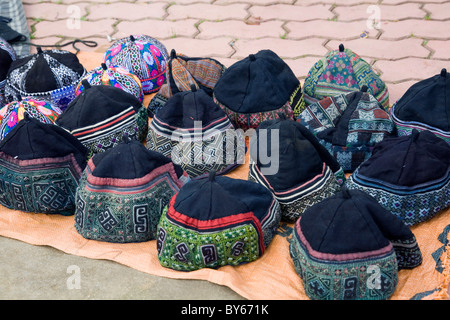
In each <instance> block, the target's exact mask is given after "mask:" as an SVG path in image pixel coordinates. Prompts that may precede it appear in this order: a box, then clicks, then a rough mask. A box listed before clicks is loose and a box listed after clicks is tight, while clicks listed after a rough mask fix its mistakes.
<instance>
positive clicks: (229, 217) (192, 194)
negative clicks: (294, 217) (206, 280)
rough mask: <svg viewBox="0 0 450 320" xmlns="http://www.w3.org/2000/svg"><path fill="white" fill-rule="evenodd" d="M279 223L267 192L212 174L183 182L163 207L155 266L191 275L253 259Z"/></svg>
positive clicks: (274, 203) (276, 206)
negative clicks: (191, 273) (190, 272)
mask: <svg viewBox="0 0 450 320" xmlns="http://www.w3.org/2000/svg"><path fill="white" fill-rule="evenodd" d="M280 219H281V212H280V206H279V204H278V201H277V200H276V199H275V198H274V197H273V195H272V194H271V192H270V191H269V190H268V189H267V188H265V187H263V186H262V185H260V184H257V183H255V182H252V181H247V180H241V179H232V178H229V177H226V176H216V175H215V172H214V171H212V172H211V173H210V175H209V176H208V177H204V178H196V179H192V180H190V181H189V182H188V183H186V184H185V185H184V186H183V187H182V188H181V190H180V191H179V192H178V193H177V194H175V195H174V196H173V197H172V199H171V200H170V203H169V205H168V206H167V207H166V208H165V209H164V211H163V213H162V216H161V220H160V223H159V225H158V237H157V250H158V259H159V262H160V263H161V265H162V266H164V267H167V268H171V269H175V270H181V271H192V270H197V269H201V268H219V267H222V266H225V265H232V266H236V265H239V264H243V263H247V262H251V261H254V260H256V259H258V258H259V257H260V256H261V255H263V254H264V251H265V249H266V248H267V246H268V245H269V244H270V242H271V241H272V238H273V237H274V235H275V231H276V229H277V228H278V226H279V224H280Z"/></svg>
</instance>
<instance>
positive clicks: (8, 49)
mask: <svg viewBox="0 0 450 320" xmlns="http://www.w3.org/2000/svg"><path fill="white" fill-rule="evenodd" d="M16 59H17V54H16V51H15V50H14V48H13V47H12V46H11V45H10V44H9V43H8V42H7V41H6V40H5V39H3V38H0V107H1V105H3V104H6V101H5V99H4V90H5V84H6V76H7V75H8V71H9V68H10V67H11V64H12V62H13V61H14V60H16Z"/></svg>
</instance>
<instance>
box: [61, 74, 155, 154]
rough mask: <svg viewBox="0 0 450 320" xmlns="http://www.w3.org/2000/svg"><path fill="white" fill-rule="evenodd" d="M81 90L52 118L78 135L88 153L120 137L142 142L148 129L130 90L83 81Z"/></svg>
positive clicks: (137, 100) (93, 152) (142, 107)
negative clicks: (93, 84) (124, 136)
mask: <svg viewBox="0 0 450 320" xmlns="http://www.w3.org/2000/svg"><path fill="white" fill-rule="evenodd" d="M83 86H84V91H83V92H82V93H81V94H80V95H78V96H77V97H76V98H75V100H73V101H72V102H71V103H70V105H69V106H68V107H67V109H66V110H65V111H64V112H63V113H62V114H61V115H60V116H58V118H57V119H56V121H55V124H57V125H59V126H61V127H62V128H64V129H66V130H67V131H68V132H70V133H71V134H73V135H74V136H75V137H76V138H78V139H79V140H80V141H81V142H82V143H83V144H84V145H85V146H86V147H87V148H88V149H89V150H90V151H91V153H92V154H96V153H100V152H103V151H105V150H107V149H109V148H112V147H113V146H115V145H117V144H118V143H119V142H120V141H122V136H123V135H124V134H125V135H128V136H129V137H130V139H136V140H138V141H140V142H143V141H144V139H145V136H146V134H147V129H148V116H147V109H146V108H145V107H144V105H143V104H142V103H141V102H140V101H139V99H138V98H136V97H135V96H134V95H132V94H131V93H128V92H126V91H124V90H122V89H120V88H115V87H113V86H109V85H96V86H91V85H90V84H89V82H88V81H87V80H83Z"/></svg>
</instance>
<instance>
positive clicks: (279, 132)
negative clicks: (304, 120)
mask: <svg viewBox="0 0 450 320" xmlns="http://www.w3.org/2000/svg"><path fill="white" fill-rule="evenodd" d="M266 137H267V138H266ZM249 149H250V165H249V176H248V178H249V180H252V181H255V182H258V183H260V184H262V185H263V186H265V187H267V188H268V189H269V190H270V191H271V192H272V193H273V194H274V196H275V198H276V199H277V200H278V202H279V203H280V206H281V212H282V218H283V220H285V221H288V222H294V221H295V220H297V218H298V217H299V216H301V214H302V213H303V212H304V211H305V210H306V209H307V208H308V207H310V206H312V205H313V204H315V203H317V202H320V201H322V200H323V199H325V198H327V197H329V196H331V195H333V194H335V193H336V192H338V191H339V190H340V189H341V185H342V184H343V183H344V181H345V175H344V172H343V171H342V169H341V167H340V166H339V164H338V163H337V161H336V159H334V158H333V157H332V156H331V154H330V153H329V152H328V151H327V150H326V149H325V148H324V147H323V146H322V145H321V144H320V143H319V142H318V141H317V139H316V137H314V135H313V134H312V133H311V132H310V131H309V130H308V129H307V128H306V127H304V126H303V125H302V124H300V123H298V122H296V121H294V120H292V119H286V117H285V115H283V114H282V115H280V118H279V119H273V120H266V121H263V122H261V124H260V125H259V127H258V128H257V129H256V132H255V134H254V135H253V136H252V137H251V139H250V148H249ZM268 154H270V161H267V157H268Z"/></svg>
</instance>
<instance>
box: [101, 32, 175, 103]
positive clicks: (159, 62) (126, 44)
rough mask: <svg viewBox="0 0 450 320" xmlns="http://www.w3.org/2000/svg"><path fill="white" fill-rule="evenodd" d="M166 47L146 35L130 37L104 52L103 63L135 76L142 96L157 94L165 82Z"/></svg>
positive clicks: (118, 41)
mask: <svg viewBox="0 0 450 320" xmlns="http://www.w3.org/2000/svg"><path fill="white" fill-rule="evenodd" d="M168 58H169V55H168V53H167V49H166V47H165V46H164V45H163V44H162V43H161V42H159V41H158V40H156V39H154V38H152V37H149V36H147V35H130V36H129V37H127V38H123V39H120V40H117V41H116V42H114V43H113V45H112V46H111V47H110V48H109V49H108V50H106V52H105V54H104V56H103V62H104V63H105V64H106V65H107V66H108V67H109V66H111V65H113V66H121V67H124V68H125V69H126V70H129V71H130V72H131V73H133V74H135V75H136V76H137V77H138V78H139V80H140V81H141V84H142V90H143V91H144V94H150V93H155V92H158V90H159V89H160V88H161V86H162V85H163V83H164V82H165V81H166V64H167V60H168Z"/></svg>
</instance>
